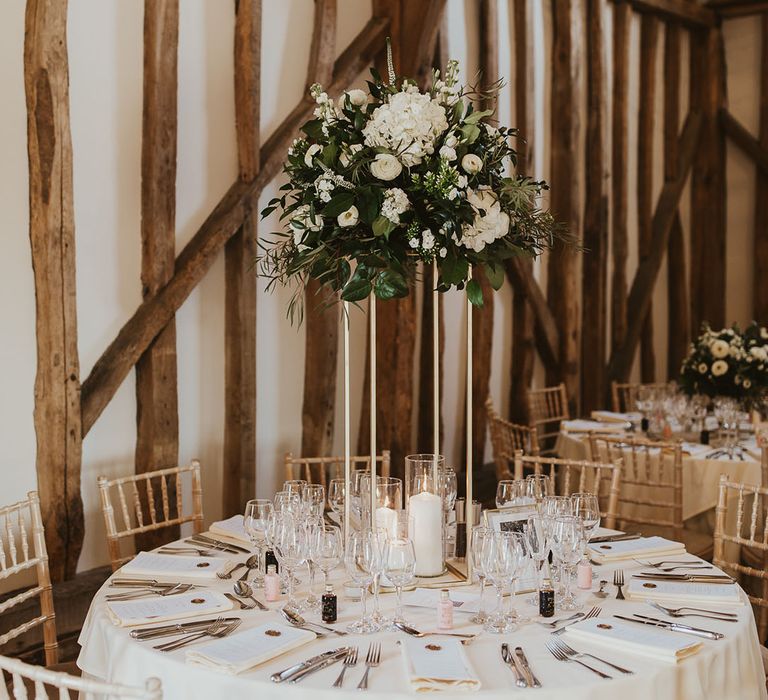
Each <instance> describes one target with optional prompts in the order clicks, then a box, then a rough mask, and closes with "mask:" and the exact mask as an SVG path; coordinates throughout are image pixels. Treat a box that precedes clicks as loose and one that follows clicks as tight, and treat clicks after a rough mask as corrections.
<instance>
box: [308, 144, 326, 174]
mask: <svg viewBox="0 0 768 700" xmlns="http://www.w3.org/2000/svg"><path fill="white" fill-rule="evenodd" d="M322 150H323V149H322V148H321V146H320V144H319V143H313V144H312V145H311V146H310V147H309V148H308V149H307V152H306V153H305V154H304V162H305V163H306V164H307V167H308V168H311V167H312V166H313V165H314V163H313V162H312V161H313V160H314V157H315V154H317V153H320V151H322Z"/></svg>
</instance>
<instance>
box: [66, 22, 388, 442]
mask: <svg viewBox="0 0 768 700" xmlns="http://www.w3.org/2000/svg"><path fill="white" fill-rule="evenodd" d="M386 32H387V22H386V20H384V19H381V18H374V19H372V20H370V21H369V22H368V24H366V26H365V28H364V29H363V30H362V31H361V32H360V34H358V36H357V37H356V38H355V39H354V40H353V41H352V43H351V44H350V45H349V47H347V49H346V50H345V51H344V52H343V53H342V54H341V56H339V58H338V59H337V60H336V62H335V64H334V72H333V76H334V78H333V83H332V84H331V85H330V86H329V88H328V92H329V93H331V94H338V93H339V92H341V90H343V89H344V88H346V87H347V86H348V85H349V84H350V82H351V81H352V80H354V79H355V78H356V77H357V75H359V73H360V71H362V70H363V68H364V67H365V66H366V65H368V64H370V62H371V60H372V59H373V57H374V56H375V55H376V54H377V53H378V52H379V51H380V50H381V46H382V45H383V42H384V37H385V35H386ZM312 104H313V103H312V102H310V101H309V99H308V98H303V99H302V100H301V101H300V102H299V103H298V104H297V105H296V107H295V108H294V109H293V111H292V112H291V113H290V114H289V115H288V117H287V118H286V119H285V121H284V122H283V123H282V125H281V126H280V127H279V128H278V129H277V130H276V131H275V133H273V134H272V136H270V138H269V139H267V141H266V142H265V143H264V145H263V146H262V147H261V149H260V162H261V169H260V171H259V174H258V175H257V176H256V178H255V179H253V180H251V181H250V182H248V183H244V182H242V181H241V180H239V179H238V180H237V182H235V183H234V184H233V185H232V186H231V187H230V188H229V190H228V191H227V192H226V194H225V195H224V196H223V197H222V199H221V200H220V201H219V203H218V204H217V205H216V207H215V208H214V209H213V211H212V212H211V214H210V215H209V216H208V217H207V218H206V220H205V221H204V222H203V224H202V225H201V226H200V228H199V229H198V231H197V233H195V235H194V236H193V237H192V239H191V240H190V242H189V243H188V244H187V245H186V246H185V247H184V249H183V250H182V251H181V253H179V255H178V256H177V258H176V264H175V273H174V275H173V277H172V278H171V279H170V280H169V282H168V284H166V285H165V286H164V287H163V288H162V289H160V291H159V292H158V293H157V294H156V295H155V296H154V297H152V299H149V300H147V301H146V302H144V303H142V304H141V305H140V306H139V308H138V309H137V310H136V311H135V312H134V314H133V315H132V316H131V318H130V319H128V321H127V322H126V323H125V325H123V327H122V328H121V329H120V331H118V334H117V336H116V337H115V339H114V340H113V341H112V343H110V345H109V346H108V347H107V349H106V350H105V351H104V352H103V353H102V355H101V357H100V358H99V359H98V361H97V362H96V364H95V365H94V366H93V369H92V370H91V373H90V374H89V375H88V377H87V379H86V380H85V381H84V382H83V386H82V395H81V402H82V415H83V421H82V433H83V436H84V435H86V434H87V433H88V430H90V428H91V427H92V426H93V424H94V422H95V421H96V419H97V418H98V417H99V416H100V415H101V412H102V411H103V410H104V408H105V407H106V405H107V404H108V403H109V401H110V400H111V399H112V397H113V396H114V394H115V392H116V391H117V389H118V387H119V386H120V384H122V382H123V380H124V379H125V377H126V376H127V375H128V372H130V370H131V368H132V367H133V365H134V364H135V362H136V361H137V360H138V358H139V356H140V355H141V354H142V353H143V352H144V351H145V350H146V349H147V347H149V344H150V343H151V342H152V341H153V340H154V338H155V336H156V335H157V334H158V333H159V332H160V331H161V330H162V329H163V328H164V327H165V326H166V325H167V323H168V322H169V321H170V319H171V318H172V317H173V315H174V314H175V313H176V311H177V310H178V309H179V307H180V306H181V305H182V304H183V303H184V300H185V299H186V298H187V297H188V296H189V294H190V292H191V291H192V290H193V289H194V288H195V286H196V285H197V283H198V282H199V281H200V280H201V279H202V278H203V277H204V276H205V274H206V272H207V271H208V270H209V269H210V267H211V265H212V264H213V262H214V260H215V259H216V256H217V255H218V253H219V251H220V250H221V249H222V247H223V246H224V244H225V243H226V242H227V241H228V240H229V239H230V238H231V237H232V236H233V235H234V234H235V232H236V231H237V230H238V228H239V227H240V226H242V223H243V221H244V219H245V217H246V216H247V215H248V214H249V213H250V211H251V207H252V203H253V202H255V201H256V200H257V199H258V195H259V193H260V192H261V190H262V189H263V188H264V186H265V185H266V184H267V183H268V182H270V181H271V180H272V178H274V177H275V175H276V174H277V173H278V172H279V171H280V168H281V167H282V163H283V160H284V158H285V152H286V150H287V149H288V146H289V145H290V143H291V140H292V139H293V137H294V135H295V133H296V131H297V129H298V128H299V126H300V125H301V124H302V123H303V122H304V121H305V120H306V119H307V118H308V117H309V115H310V114H311V113H312V109H313V107H312Z"/></svg>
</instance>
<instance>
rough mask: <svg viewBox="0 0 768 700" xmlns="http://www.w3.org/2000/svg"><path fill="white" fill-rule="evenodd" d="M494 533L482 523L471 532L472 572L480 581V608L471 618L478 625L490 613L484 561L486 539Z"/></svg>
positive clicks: (468, 549) (469, 549)
mask: <svg viewBox="0 0 768 700" xmlns="http://www.w3.org/2000/svg"><path fill="white" fill-rule="evenodd" d="M491 534H492V532H491V530H488V529H487V528H485V527H483V526H482V525H476V526H475V527H473V528H472V532H471V533H470V540H469V547H468V548H467V551H468V552H469V556H470V557H471V561H472V572H473V573H474V575H475V576H476V577H477V580H478V581H479V582H480V601H479V604H478V605H479V609H478V611H477V613H475V615H474V616H473V617H471V618H470V622H474V623H476V624H478V625H482V624H484V623H485V622H486V621H487V620H488V614H487V613H486V612H485V583H486V575H485V568H484V563H485V562H484V561H483V547H484V546H485V540H486V538H487V537H489V536H490V535H491Z"/></svg>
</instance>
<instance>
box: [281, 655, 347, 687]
mask: <svg viewBox="0 0 768 700" xmlns="http://www.w3.org/2000/svg"><path fill="white" fill-rule="evenodd" d="M349 652H350V647H340V648H338V649H331V650H330V651H324V652H323V653H322V654H317V655H316V656H312V657H310V658H309V659H307V660H306V661H300V662H299V663H297V664H294V665H293V666H289V667H288V668H286V669H284V670H282V671H277V672H276V673H273V674H272V675H271V676H270V677H269V679H270V680H271V681H272V682H273V683H284V682H286V681H287V682H291V683H296V682H297V681H300V680H301V679H302V678H305V677H306V676H308V675H309V674H310V673H315V672H316V671H320V670H321V669H324V668H327V667H328V666H331V665H332V664H335V663H337V662H338V661H341V660H342V659H344V658H345V657H346V656H347V654H349Z"/></svg>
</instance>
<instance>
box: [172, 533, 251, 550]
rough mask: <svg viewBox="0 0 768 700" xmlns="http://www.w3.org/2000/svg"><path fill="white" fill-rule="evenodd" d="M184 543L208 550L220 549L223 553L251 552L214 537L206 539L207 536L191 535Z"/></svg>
mask: <svg viewBox="0 0 768 700" xmlns="http://www.w3.org/2000/svg"><path fill="white" fill-rule="evenodd" d="M185 542H189V543H191V544H194V545H198V546H199V545H203V546H205V547H207V548H209V549H220V550H222V551H223V552H230V553H239V554H250V553H251V550H250V549H248V548H246V547H241V546H240V545H238V544H232V543H230V542H222V541H221V540H217V539H215V538H214V537H208V536H207V535H192V536H191V537H188V538H187V539H186V540H185Z"/></svg>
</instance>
